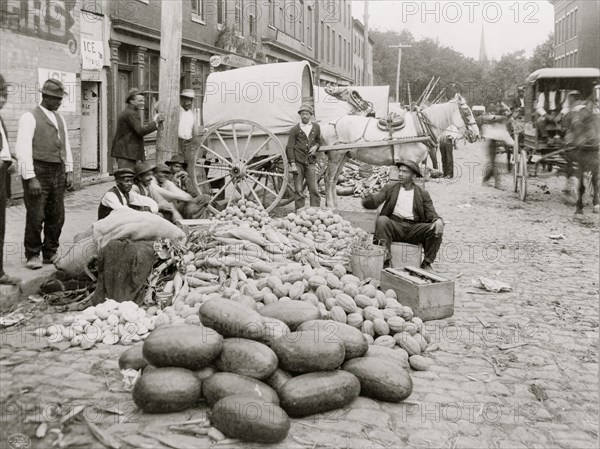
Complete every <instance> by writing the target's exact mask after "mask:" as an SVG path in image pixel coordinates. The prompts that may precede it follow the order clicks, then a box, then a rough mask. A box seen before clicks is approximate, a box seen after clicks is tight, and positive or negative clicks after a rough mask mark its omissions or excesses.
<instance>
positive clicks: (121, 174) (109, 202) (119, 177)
mask: <svg viewBox="0 0 600 449" xmlns="http://www.w3.org/2000/svg"><path fill="white" fill-rule="evenodd" d="M113 175H114V177H115V183H116V185H115V186H114V187H113V188H111V189H110V190H109V191H108V192H106V193H105V194H104V196H103V197H102V199H101V200H100V205H99V206H98V220H102V219H103V218H106V217H107V216H108V215H110V213H111V212H112V211H113V210H116V209H133V210H137V211H140V212H152V213H153V214H157V213H158V204H157V203H156V201H154V200H153V199H152V198H150V197H147V196H143V195H140V194H138V193H136V192H132V191H131V188H132V187H133V178H134V176H135V173H134V171H133V170H132V169H130V168H119V169H118V170H115V172H114V174H113Z"/></svg>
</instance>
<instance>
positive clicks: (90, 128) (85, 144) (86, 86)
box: [81, 81, 101, 177]
mask: <svg viewBox="0 0 600 449" xmlns="http://www.w3.org/2000/svg"><path fill="white" fill-rule="evenodd" d="M100 104H101V102H100V83H99V82H94V81H82V82H81V176H82V177H86V176H93V175H97V174H98V172H99V171H100V163H99V161H100V146H101V145H100Z"/></svg>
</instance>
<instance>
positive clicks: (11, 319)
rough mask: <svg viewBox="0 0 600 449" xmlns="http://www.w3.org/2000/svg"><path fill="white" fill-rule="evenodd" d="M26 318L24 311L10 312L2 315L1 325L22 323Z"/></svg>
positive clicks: (8, 325)
mask: <svg viewBox="0 0 600 449" xmlns="http://www.w3.org/2000/svg"><path fill="white" fill-rule="evenodd" d="M24 319H25V315H23V314H22V313H9V314H8V315H6V316H3V317H0V327H10V326H14V325H15V324H17V323H20V322H21V321H23V320H24Z"/></svg>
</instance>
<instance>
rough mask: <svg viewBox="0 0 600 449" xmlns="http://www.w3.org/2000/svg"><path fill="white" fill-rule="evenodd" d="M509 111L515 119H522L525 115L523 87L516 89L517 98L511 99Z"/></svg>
mask: <svg viewBox="0 0 600 449" xmlns="http://www.w3.org/2000/svg"><path fill="white" fill-rule="evenodd" d="M510 110H511V112H512V114H513V118H515V119H518V118H522V117H523V115H524V114H525V88H524V87H523V86H519V87H518V88H517V96H516V97H515V98H513V102H512V105H511V108H510Z"/></svg>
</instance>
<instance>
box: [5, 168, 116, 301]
mask: <svg viewBox="0 0 600 449" xmlns="http://www.w3.org/2000/svg"><path fill="white" fill-rule="evenodd" d="M111 185H112V178H110V179H107V180H106V181H105V182H100V183H98V184H93V185H89V186H85V187H83V188H82V189H80V190H76V191H74V192H67V194H66V196H65V224H64V226H63V230H62V234H61V237H60V249H59V255H60V254H63V253H65V252H67V251H68V250H69V248H70V247H71V246H72V244H73V239H74V237H75V236H76V235H77V234H78V233H80V232H82V231H84V230H85V229H86V228H87V227H88V226H89V225H90V224H92V223H93V222H94V221H95V220H96V217H97V211H98V203H99V202H100V198H101V197H102V195H103V194H104V192H106V191H107V190H108V189H109V188H110V186H111ZM25 214H26V210H25V205H24V204H23V202H22V201H21V202H20V204H18V205H15V206H11V207H9V208H7V209H6V234H5V236H4V271H5V272H6V273H8V274H10V275H12V276H17V277H20V278H21V279H22V280H23V284H22V290H23V293H24V294H27V295H29V294H32V293H34V292H35V290H37V286H39V285H40V284H41V283H42V282H43V281H44V280H45V279H48V277H50V276H52V275H53V274H54V273H55V272H56V269H55V268H54V265H44V267H43V268H42V269H40V270H29V269H27V268H25V262H26V259H25V251H24V248H23V240H24V235H25Z"/></svg>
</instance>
